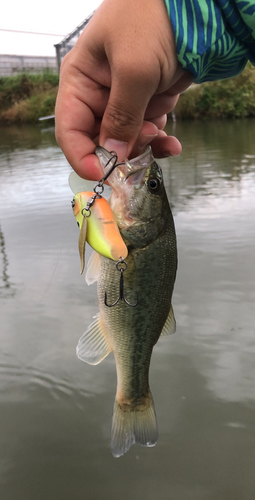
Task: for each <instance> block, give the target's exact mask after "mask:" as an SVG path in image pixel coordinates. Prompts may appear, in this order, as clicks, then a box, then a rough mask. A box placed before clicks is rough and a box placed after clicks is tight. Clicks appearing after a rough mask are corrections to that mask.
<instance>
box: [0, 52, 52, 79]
mask: <svg viewBox="0 0 255 500" xmlns="http://www.w3.org/2000/svg"><path fill="white" fill-rule="evenodd" d="M47 70H50V71H52V72H54V73H57V71H58V66H57V61H56V58H55V57H44V56H15V55H0V77H1V76H12V75H17V74H18V73H24V72H26V73H27V72H28V73H41V72H43V71H47Z"/></svg>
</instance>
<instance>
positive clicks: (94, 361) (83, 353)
mask: <svg viewBox="0 0 255 500" xmlns="http://www.w3.org/2000/svg"><path fill="white" fill-rule="evenodd" d="M111 350H112V349H111V348H110V346H109V345H108V342H107V340H106V338H105V336H104V333H103V331H102V328H101V324H100V316H99V314H98V315H97V316H96V319H95V321H93V323H91V325H90V326H89V327H88V328H87V330H86V332H85V333H84V334H83V335H82V336H81V338H80V340H79V342H78V345H77V347H76V354H77V356H78V358H79V359H81V360H82V361H85V363H88V364H89V365H98V363H100V362H101V361H103V359H104V358H106V356H108V354H109V353H110V352H111Z"/></svg>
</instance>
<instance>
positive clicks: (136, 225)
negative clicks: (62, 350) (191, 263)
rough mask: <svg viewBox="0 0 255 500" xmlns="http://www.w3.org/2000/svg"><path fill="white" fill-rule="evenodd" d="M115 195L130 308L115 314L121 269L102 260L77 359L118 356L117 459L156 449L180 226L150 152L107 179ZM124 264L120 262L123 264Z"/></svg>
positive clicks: (103, 156) (120, 306)
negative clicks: (162, 357)
mask: <svg viewBox="0 0 255 500" xmlns="http://www.w3.org/2000/svg"><path fill="white" fill-rule="evenodd" d="M96 153H97V154H98V157H99V158H100V161H101V164H102V166H103V167H104V166H105V165H107V162H108V160H109V159H110V158H111V156H110V153H108V152H107V151H105V150H104V149H103V148H100V147H98V148H96ZM108 180H109V184H110V185H111V187H112V189H113V191H112V194H111V197H110V200H109V203H110V206H111V208H112V210H113V213H114V215H115V217H116V221H117V225H118V227H119V230H120V233H121V235H122V238H123V240H124V242H125V244H126V246H127V248H128V255H127V257H126V258H125V261H126V263H127V268H126V269H125V271H123V277H124V295H125V298H126V299H127V301H128V302H129V303H131V304H135V303H136V302H137V305H136V307H129V306H128V304H126V303H125V302H124V301H123V300H119V302H118V303H117V304H116V305H115V306H114V307H107V306H106V305H105V293H107V303H108V304H112V303H114V302H115V301H116V300H117V299H118V294H119V287H120V271H117V270H116V262H114V261H112V260H110V259H108V258H105V257H103V256H101V257H100V262H99V272H98V278H97V279H98V301H99V308H100V313H99V317H98V318H96V319H95V321H94V322H93V323H92V325H91V326H90V327H89V328H88V329H87V331H86V332H85V334H84V335H83V336H82V337H81V339H80V341H79V343H78V346H77V354H78V356H79V358H80V359H82V360H83V361H86V362H88V363H90V364H97V363H99V362H100V361H102V359H104V357H105V356H107V354H109V352H111V351H113V353H114V356H115V361H116V371H117V392H116V399H115V404H114V410H113V419H112V437H111V449H112V453H113V455H114V456H115V457H119V456H121V455H123V454H124V453H126V451H127V450H128V449H129V448H130V446H131V445H132V444H134V443H138V444H140V445H142V446H154V445H155V444H156V441H157V435H158V433H157V423H156V416H155V411H154V404H153V399H152V395H151V392H150V387H149V366H150V360H151V355H152V350H153V346H154V345H155V344H156V342H157V341H158V339H159V337H160V335H166V334H169V333H174V331H175V319H174V315H173V310H172V305H171V302H172V293H173V288H174V282H175V277H176V269H177V249H176V235H175V228H174V221H173V217H172V213H171V210H170V206H169V203H168V199H167V196H166V193H165V188H164V184H163V177H162V172H161V169H160V167H159V166H158V165H157V163H156V162H155V161H154V159H153V157H152V154H151V151H150V148H149V149H148V150H147V151H146V152H145V153H144V154H143V155H141V156H140V157H139V158H136V159H135V160H131V161H127V162H126V165H125V166H124V167H121V168H119V169H117V168H116V169H115V170H114V171H113V173H112V174H111V175H110V177H109V178H108ZM120 257H121V256H120Z"/></svg>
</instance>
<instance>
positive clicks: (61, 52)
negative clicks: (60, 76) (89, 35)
mask: <svg viewBox="0 0 255 500" xmlns="http://www.w3.org/2000/svg"><path fill="white" fill-rule="evenodd" d="M94 13H95V11H93V12H92V13H91V14H90V15H89V16H88V17H87V18H86V19H84V21H83V22H82V23H81V24H79V26H77V28H75V30H73V31H72V33H69V35H67V36H66V37H65V38H64V39H63V40H62V41H61V42H59V43H57V44H56V45H55V48H56V56H57V66H58V71H59V70H60V66H61V63H62V60H63V58H64V57H65V55H66V54H67V52H69V50H71V49H72V48H73V46H74V45H75V43H76V42H77V40H78V38H79V36H80V35H81V33H82V32H83V30H84V28H85V26H86V24H88V22H89V20H90V19H91V18H92V16H93V15H94Z"/></svg>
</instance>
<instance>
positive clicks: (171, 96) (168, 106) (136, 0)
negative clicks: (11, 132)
mask: <svg viewBox="0 0 255 500" xmlns="http://www.w3.org/2000/svg"><path fill="white" fill-rule="evenodd" d="M191 82H192V76H191V74H189V73H187V72H184V70H183V69H182V68H181V67H180V65H179V63H178V60H177V55H176V49H175V42H174V36H173V32H172V29H171V26H170V23H169V19H168V16H167V12H166V8H165V4H164V2H163V0H149V1H148V0H129V1H128V2H127V1H126V0H104V1H103V3H102V4H101V5H100V7H99V8H98V10H97V11H96V13H95V14H94V16H93V18H92V19H91V20H90V21H89V23H88V25H87V26H86V28H85V29H84V31H83V33H82V35H81V36H80V38H79V39H78V41H77V43H76V45H75V46H74V48H73V49H72V50H71V51H70V52H69V53H68V54H67V55H66V57H65V58H64V61H63V63H62V66H61V72H60V85H59V93H58V98H57V103H56V113H55V114H56V138H57V141H58V144H59V145H60V147H61V148H62V150H63V152H64V154H65V156H66V158H67V160H68V161H69V163H70V164H71V166H72V167H73V169H74V170H75V171H76V172H77V173H78V174H79V175H80V176H81V177H84V178H87V179H94V180H98V179H100V178H101V177H102V169H101V166H100V164H99V161H98V159H97V157H96V155H94V154H93V153H94V150H95V145H97V144H100V145H102V146H104V147H105V148H106V149H108V150H115V151H116V152H117V154H118V157H119V161H122V160H123V159H124V158H125V157H132V156H134V155H137V154H141V152H142V150H143V148H144V147H145V145H147V144H151V147H152V150H153V153H154V156H156V157H163V156H171V155H178V154H180V152H181V145H180V143H179V141H178V140H177V139H176V138H175V137H171V136H170V137H168V136H167V135H166V133H165V132H164V131H163V128H164V126H165V124H166V114H167V113H169V112H170V111H171V110H172V109H173V108H174V106H175V104H176V102H177V100H178V94H179V93H180V92H182V91H183V90H184V89H186V88H187V87H188V86H189V85H190V84H191Z"/></svg>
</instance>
